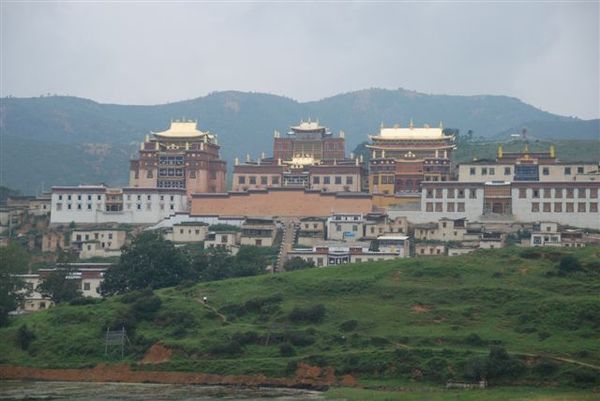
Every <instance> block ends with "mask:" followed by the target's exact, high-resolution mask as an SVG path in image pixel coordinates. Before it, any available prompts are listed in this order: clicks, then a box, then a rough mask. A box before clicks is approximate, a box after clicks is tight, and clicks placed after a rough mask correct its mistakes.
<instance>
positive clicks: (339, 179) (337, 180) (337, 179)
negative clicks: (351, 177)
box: [335, 175, 342, 185]
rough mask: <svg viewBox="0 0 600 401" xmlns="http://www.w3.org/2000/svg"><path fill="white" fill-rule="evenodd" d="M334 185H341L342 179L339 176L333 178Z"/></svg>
mask: <svg viewBox="0 0 600 401" xmlns="http://www.w3.org/2000/svg"><path fill="white" fill-rule="evenodd" d="M335 183H336V184H338V185H340V184H341V183H342V177H340V176H339V175H336V176H335Z"/></svg>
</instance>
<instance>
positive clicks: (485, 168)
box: [481, 167, 488, 175]
mask: <svg viewBox="0 0 600 401" xmlns="http://www.w3.org/2000/svg"><path fill="white" fill-rule="evenodd" d="M487 173H488V169H487V167H482V168H481V175H487Z"/></svg>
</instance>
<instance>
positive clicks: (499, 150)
mask: <svg viewBox="0 0 600 401" xmlns="http://www.w3.org/2000/svg"><path fill="white" fill-rule="evenodd" d="M503 151H504V149H502V144H500V145H498V159H502V155H503V154H504V152H503Z"/></svg>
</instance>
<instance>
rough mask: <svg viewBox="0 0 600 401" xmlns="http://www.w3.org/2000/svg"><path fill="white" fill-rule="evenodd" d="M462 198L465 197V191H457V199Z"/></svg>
mask: <svg viewBox="0 0 600 401" xmlns="http://www.w3.org/2000/svg"><path fill="white" fill-rule="evenodd" d="M464 197H465V190H464V189H459V190H458V198H460V199H463V198H464Z"/></svg>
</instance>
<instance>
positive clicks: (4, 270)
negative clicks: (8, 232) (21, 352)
mask: <svg viewBox="0 0 600 401" xmlns="http://www.w3.org/2000/svg"><path fill="white" fill-rule="evenodd" d="M28 266H29V254H28V253H27V252H26V251H25V249H23V248H22V247H21V246H20V245H18V244H16V243H11V244H9V245H8V246H6V247H3V248H0V327H1V326H4V325H6V324H7V323H8V313H9V312H10V311H13V310H15V309H16V308H17V305H18V302H19V299H20V298H21V296H22V295H23V294H21V293H20V291H21V290H22V289H23V288H24V287H25V283H24V282H23V280H21V279H19V278H17V277H15V276H14V275H15V274H20V273H26V272H27V267H28Z"/></svg>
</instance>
